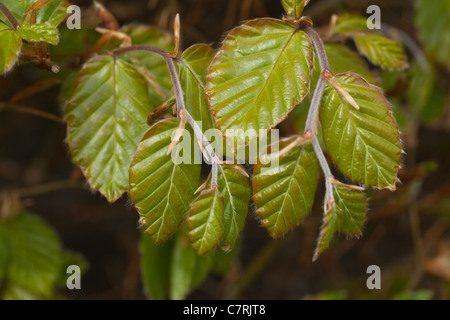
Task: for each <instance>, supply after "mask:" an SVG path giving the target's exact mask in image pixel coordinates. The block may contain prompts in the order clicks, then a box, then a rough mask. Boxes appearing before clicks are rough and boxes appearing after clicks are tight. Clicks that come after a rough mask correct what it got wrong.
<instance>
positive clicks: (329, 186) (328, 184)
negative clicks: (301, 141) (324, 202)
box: [312, 136, 334, 202]
mask: <svg viewBox="0 0 450 320" xmlns="http://www.w3.org/2000/svg"><path fill="white" fill-rule="evenodd" d="M312 145H313V148H314V152H315V153H316V156H317V159H318V160H319V164H320V167H321V168H322V171H323V175H324V177H325V188H326V198H327V199H328V200H332V201H333V202H334V194H333V183H332V181H333V180H334V176H333V174H332V173H331V169H330V167H329V166H328V162H327V159H326V158H325V155H324V154H323V151H322V148H321V147H320V143H319V140H318V139H317V137H316V136H315V137H314V140H313V141H312Z"/></svg>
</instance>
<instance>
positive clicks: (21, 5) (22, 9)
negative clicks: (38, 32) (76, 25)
mask: <svg viewBox="0 0 450 320" xmlns="http://www.w3.org/2000/svg"><path fill="white" fill-rule="evenodd" d="M2 2H3V4H4V5H5V6H6V7H7V8H8V9H9V11H11V13H12V14H13V16H14V17H15V18H16V19H17V21H18V22H19V23H21V22H22V20H23V18H24V16H25V13H26V12H27V11H28V9H30V8H31V6H32V5H33V4H34V3H35V2H37V0H2ZM69 6H70V3H69V2H68V1H65V0H50V1H49V2H48V3H47V4H45V5H44V6H43V7H42V8H40V9H39V10H38V11H37V14H36V23H38V24H40V23H44V22H49V23H50V24H51V25H54V26H57V25H58V24H59V23H60V22H61V21H62V20H64V18H65V16H66V10H67V8H68V7H69ZM2 20H3V21H5V22H6V19H5V18H4V17H3V19H2Z"/></svg>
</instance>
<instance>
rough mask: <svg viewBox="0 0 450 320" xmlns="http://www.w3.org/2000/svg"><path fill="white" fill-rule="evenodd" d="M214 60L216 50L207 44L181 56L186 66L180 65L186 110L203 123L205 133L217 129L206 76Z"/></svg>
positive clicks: (195, 47) (196, 46) (193, 47)
mask: <svg viewBox="0 0 450 320" xmlns="http://www.w3.org/2000/svg"><path fill="white" fill-rule="evenodd" d="M213 58H214V49H213V48H212V47H211V46H208V45H205V44H198V45H193V46H192V47H190V48H188V49H186V50H185V51H184V52H183V54H182V56H181V59H182V60H183V61H184V63H185V64H181V65H180V82H181V87H182V89H183V92H184V94H185V103H186V109H187V111H188V112H189V113H190V115H191V116H192V117H193V118H194V120H196V121H199V122H200V123H201V125H202V130H203V131H206V130H208V129H214V128H215V126H214V120H213V118H212V115H211V112H210V111H209V107H208V99H207V97H206V94H205V84H206V74H207V70H208V66H209V65H210V63H211V61H212V59H213Z"/></svg>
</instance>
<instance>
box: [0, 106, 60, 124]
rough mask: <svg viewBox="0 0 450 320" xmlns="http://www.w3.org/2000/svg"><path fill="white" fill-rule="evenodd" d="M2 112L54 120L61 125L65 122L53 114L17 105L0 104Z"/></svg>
mask: <svg viewBox="0 0 450 320" xmlns="http://www.w3.org/2000/svg"><path fill="white" fill-rule="evenodd" d="M2 110H5V111H6V110H10V111H16V112H21V113H26V114H31V115H34V116H38V117H41V118H45V119H48V120H52V121H55V122H58V123H60V124H64V120H63V119H61V118H60V117H58V116H56V115H54V114H52V113H48V112H45V111H41V110H36V109H33V108H28V107H23V106H18V105H15V104H5V103H4V102H0V111H2Z"/></svg>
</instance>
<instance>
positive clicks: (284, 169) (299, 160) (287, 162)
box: [253, 137, 318, 238]
mask: <svg viewBox="0 0 450 320" xmlns="http://www.w3.org/2000/svg"><path fill="white" fill-rule="evenodd" d="M295 138H296V137H292V138H289V139H287V140H284V141H280V150H281V149H283V148H284V147H286V146H287V145H289V144H290V143H291V142H293V140H294V139H295ZM274 156H276V155H274ZM317 180H318V163H317V159H316V156H315V154H314V151H313V148H312V147H311V145H310V144H308V145H303V146H297V147H294V148H293V149H292V150H290V151H289V152H288V153H286V154H284V155H282V156H281V157H279V164H278V165H277V166H276V165H273V168H272V163H270V164H267V165H262V164H261V163H258V164H256V165H255V168H254V177H253V192H254V195H253V200H254V202H255V204H256V207H257V213H258V214H259V216H260V217H261V220H262V224H263V226H264V227H265V228H266V229H267V230H268V231H269V233H270V235H271V236H272V237H274V238H275V237H278V236H280V235H283V234H285V233H286V232H287V231H288V230H289V229H290V228H292V227H294V226H297V225H298V224H299V222H300V221H301V220H302V219H304V218H305V217H306V216H307V215H308V214H309V212H310V211H311V207H312V205H313V202H314V195H315V193H316V188H317Z"/></svg>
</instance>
